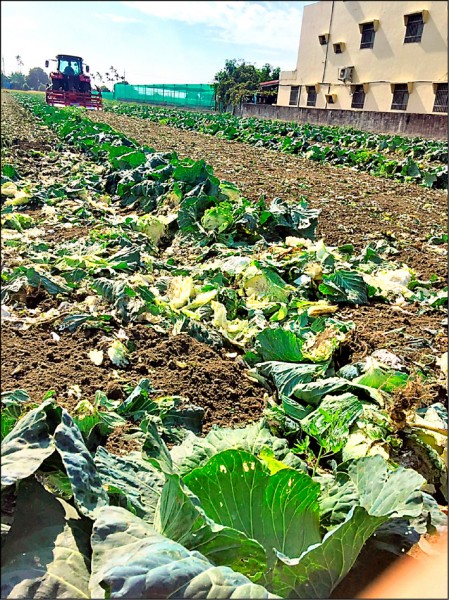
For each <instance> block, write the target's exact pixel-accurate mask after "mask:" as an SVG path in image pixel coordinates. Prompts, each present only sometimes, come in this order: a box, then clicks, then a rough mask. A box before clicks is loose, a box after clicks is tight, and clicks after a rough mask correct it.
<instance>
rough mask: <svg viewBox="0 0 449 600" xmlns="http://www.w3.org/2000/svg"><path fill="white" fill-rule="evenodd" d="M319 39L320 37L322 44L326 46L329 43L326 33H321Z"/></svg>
mask: <svg viewBox="0 0 449 600" xmlns="http://www.w3.org/2000/svg"><path fill="white" fill-rule="evenodd" d="M318 39H319V41H320V44H321V45H322V46H325V45H326V44H327V35H326V34H324V35H319V36H318Z"/></svg>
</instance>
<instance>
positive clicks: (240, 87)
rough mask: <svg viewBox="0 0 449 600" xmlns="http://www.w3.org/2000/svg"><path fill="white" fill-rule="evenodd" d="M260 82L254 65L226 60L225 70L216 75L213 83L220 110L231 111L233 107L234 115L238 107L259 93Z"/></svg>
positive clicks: (235, 60)
mask: <svg viewBox="0 0 449 600" xmlns="http://www.w3.org/2000/svg"><path fill="white" fill-rule="evenodd" d="M259 82H260V77H259V73H258V72H257V69H256V67H255V66H254V65H252V64H249V63H246V62H245V61H244V60H242V59H240V60H237V59H235V58H234V59H232V60H226V61H225V68H224V69H222V70H221V71H219V72H218V73H216V75H215V77H214V81H213V86H214V89H215V97H216V100H217V103H218V107H219V109H220V110H222V109H224V110H229V107H231V108H232V113H234V112H235V108H236V106H238V105H239V104H241V103H242V102H243V100H244V99H245V98H247V97H250V96H252V95H253V94H255V93H256V92H257V90H258V88H259Z"/></svg>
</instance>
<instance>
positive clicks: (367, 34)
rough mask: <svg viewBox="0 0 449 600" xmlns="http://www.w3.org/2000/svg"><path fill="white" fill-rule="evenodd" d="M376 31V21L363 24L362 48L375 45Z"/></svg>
mask: <svg viewBox="0 0 449 600" xmlns="http://www.w3.org/2000/svg"><path fill="white" fill-rule="evenodd" d="M375 35H376V32H375V31H374V23H364V24H363V25H362V39H361V41H360V48H361V49H362V48H372V47H373V46H374V37H375Z"/></svg>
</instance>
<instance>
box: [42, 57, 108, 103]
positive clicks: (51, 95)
mask: <svg viewBox="0 0 449 600" xmlns="http://www.w3.org/2000/svg"><path fill="white" fill-rule="evenodd" d="M52 60H55V62H57V63H58V66H57V68H56V70H55V71H52V72H51V73H50V79H51V84H50V85H49V86H48V87H47V90H46V94H45V99H46V101H47V104H50V105H51V106H84V107H85V108H90V109H97V110H102V108H103V100H102V97H101V91H100V89H99V88H98V87H96V90H95V91H93V90H92V87H91V84H90V77H89V75H87V73H89V67H88V66H87V65H86V67H85V68H86V73H83V59H82V58H80V57H79V56H72V55H71V54H58V55H57V56H56V59H52ZM48 66H49V61H48V60H46V61H45V67H46V68H48Z"/></svg>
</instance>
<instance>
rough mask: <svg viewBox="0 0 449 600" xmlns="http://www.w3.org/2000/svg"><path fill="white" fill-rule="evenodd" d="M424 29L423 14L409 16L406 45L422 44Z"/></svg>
mask: <svg viewBox="0 0 449 600" xmlns="http://www.w3.org/2000/svg"><path fill="white" fill-rule="evenodd" d="M423 29H424V21H423V18H422V14H421V13H418V14H416V15H409V16H408V18H407V26H406V29H405V38H404V44H411V43H413V42H420V41H421V37H422V32H423Z"/></svg>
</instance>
